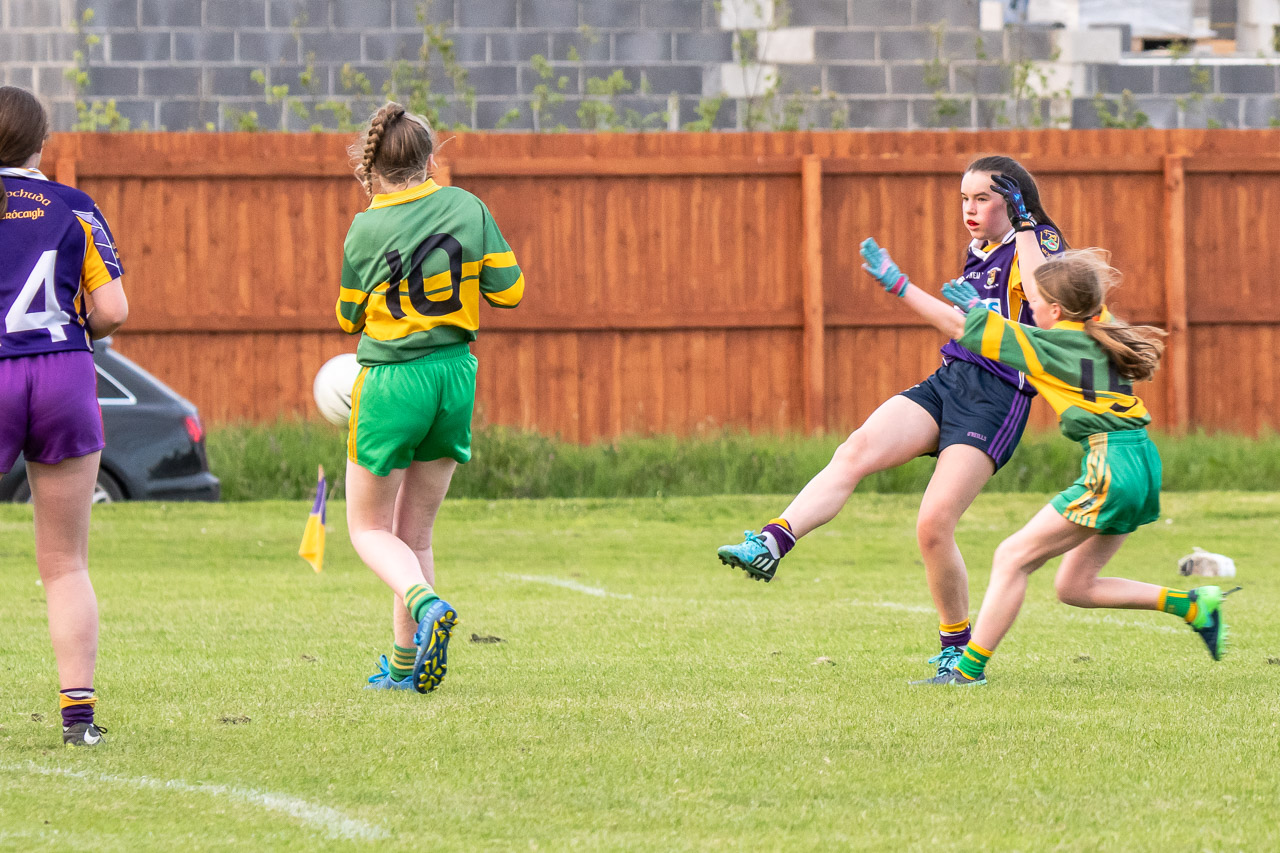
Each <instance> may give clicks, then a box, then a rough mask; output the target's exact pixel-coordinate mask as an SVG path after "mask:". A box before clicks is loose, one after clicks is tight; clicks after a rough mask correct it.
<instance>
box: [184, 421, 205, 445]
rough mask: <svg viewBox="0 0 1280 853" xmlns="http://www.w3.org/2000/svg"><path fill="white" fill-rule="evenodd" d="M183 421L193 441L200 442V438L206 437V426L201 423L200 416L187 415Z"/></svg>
mask: <svg viewBox="0 0 1280 853" xmlns="http://www.w3.org/2000/svg"><path fill="white" fill-rule="evenodd" d="M182 423H183V425H185V426H186V428H187V435H189V436H191V443H192V444H199V443H200V439H202V438H204V427H203V426H201V425H200V418H198V417H196V416H195V415H187V416H186V417H185V418H183V419H182Z"/></svg>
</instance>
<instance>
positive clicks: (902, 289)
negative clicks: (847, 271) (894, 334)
mask: <svg viewBox="0 0 1280 853" xmlns="http://www.w3.org/2000/svg"><path fill="white" fill-rule="evenodd" d="M861 254H862V260H863V264H862V268H863V269H864V270H866V271H867V274H868V275H870V276H871V277H872V278H874V279H875V280H876V281H878V282H880V286H881V287H883V288H884V289H885V291H886V292H888V293H892V294H893V295H894V296H897V297H899V298H901V299H902V302H903V304H904V305H906V306H907V307H908V308H910V309H911V310H912V311H915V312H916V313H917V314H919V315H920V316H921V317H923V318H924V320H925V321H926V322H927V323H928V324H929V325H931V326H933V327H934V328H935V329H938V330H939V331H940V332H942V333H943V334H945V335H947V336H948V337H952V338H956V337H959V336H960V334H961V333H962V332H963V331H964V316H963V315H962V314H957V313H956V311H955V309H953V308H952V307H951V306H950V305H948V304H947V303H946V302H943V301H942V300H941V299H938V298H937V297H935V296H931V295H930V294H928V293H925V292H924V291H923V290H921V289H920V288H919V287H914V286H912V285H911V281H910V280H909V279H908V278H907V277H906V275H904V274H903V272H902V270H900V269H898V265H897V264H896V263H894V262H893V259H892V258H890V257H889V253H888V252H886V251H885V250H884V249H882V248H880V247H879V246H878V245H876V241H875V240H873V239H871V238H870V237H868V238H867V239H865V240H863V241H862V248H861Z"/></svg>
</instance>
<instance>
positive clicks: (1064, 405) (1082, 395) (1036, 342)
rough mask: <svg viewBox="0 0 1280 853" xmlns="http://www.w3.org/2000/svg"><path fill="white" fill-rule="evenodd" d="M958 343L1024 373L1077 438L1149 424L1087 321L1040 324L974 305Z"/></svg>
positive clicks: (1142, 407)
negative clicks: (1024, 322) (1028, 323)
mask: <svg viewBox="0 0 1280 853" xmlns="http://www.w3.org/2000/svg"><path fill="white" fill-rule="evenodd" d="M1108 316H1109V315H1108ZM960 344H961V345H962V346H964V347H966V348H967V349H970V350H972V351H973V352H976V353H978V354H979V355H983V356H986V357H987V358H991V359H995V360H996V361H999V362H1000V363H1001V364H1007V365H1009V366H1010V367H1016V368H1017V369H1018V370H1021V371H1022V372H1023V373H1025V374H1026V375H1027V378H1028V379H1029V380H1030V381H1031V384H1032V385H1034V386H1035V388H1036V390H1037V391H1039V392H1040V393H1041V394H1043V395H1044V398H1045V400H1047V401H1048V403H1049V405H1050V406H1052V407H1053V410H1054V411H1055V412H1057V413H1058V423H1059V426H1060V427H1061V429H1062V433H1063V435H1065V436H1066V437H1067V438H1070V439H1074V440H1076V441H1079V440H1080V439H1082V438H1085V437H1086V436H1090V435H1093V434H1094V433H1099V432H1119V431H1121V430H1129V429H1140V428H1141V427H1145V426H1146V425H1147V424H1149V423H1151V415H1150V413H1149V412H1148V411H1147V407H1146V406H1145V405H1143V402H1142V400H1140V399H1139V398H1138V397H1135V396H1134V394H1133V386H1132V385H1130V384H1129V383H1128V382H1126V381H1125V380H1124V379H1122V378H1121V376H1120V374H1119V373H1117V372H1116V368H1115V365H1113V364H1112V363H1111V361H1110V359H1108V358H1107V354H1106V352H1105V351H1104V350H1103V349H1102V347H1101V346H1099V345H1098V343H1097V342H1096V341H1095V340H1094V339H1093V338H1091V337H1089V335H1088V333H1086V332H1085V330H1084V324H1083V323H1075V322H1071V321H1069V320H1064V321H1062V322H1059V323H1055V324H1054V325H1053V327H1052V328H1049V329H1037V328H1036V327H1034V326H1024V325H1022V324H1021V323H1014V322H1011V321H1009V320H1006V319H1005V318H1004V317H1001V316H1000V315H999V314H997V313H995V312H994V311H986V310H977V309H975V310H973V311H970V312H969V314H968V316H967V317H966V318H965V323H964V334H963V335H962V336H961V337H960Z"/></svg>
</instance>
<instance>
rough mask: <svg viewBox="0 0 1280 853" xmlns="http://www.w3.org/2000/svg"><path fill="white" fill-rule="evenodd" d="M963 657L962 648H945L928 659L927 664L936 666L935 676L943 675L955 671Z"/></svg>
mask: <svg viewBox="0 0 1280 853" xmlns="http://www.w3.org/2000/svg"><path fill="white" fill-rule="evenodd" d="M962 657H964V646H946V647H945V648H943V650H942V651H940V652H938V653H937V654H936V655H934V656H933V657H931V658H929V663H936V664H937V665H938V672H937V673H936V674H937V675H945V674H946V673H947V671H948V670H951V669H955V668H956V667H957V666H959V665H960V658H962Z"/></svg>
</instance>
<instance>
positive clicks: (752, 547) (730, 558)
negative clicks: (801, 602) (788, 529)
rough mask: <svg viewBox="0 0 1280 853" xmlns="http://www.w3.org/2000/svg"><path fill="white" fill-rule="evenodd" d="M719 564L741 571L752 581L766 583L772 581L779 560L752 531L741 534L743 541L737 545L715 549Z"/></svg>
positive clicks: (759, 536)
mask: <svg viewBox="0 0 1280 853" xmlns="http://www.w3.org/2000/svg"><path fill="white" fill-rule="evenodd" d="M716 555H717V556H719V557H720V562H722V563H724V564H725V565H726V566H733V567H734V568H738V569H742V570H743V571H744V572H746V573H747V577H749V578H751V579H752V580H758V581H764V582H765V583H768V582H769V581H771V580H773V575H774V572H776V571H778V563H780V562H781V560H780V559H779V558H777V557H775V556H773V554H771V553H770V552H769V548H768V546H767V545H765V544H764V537H763V536H761V535H760V534H758V533H756V532H755V531H754V530H747V531H744V532H743V540H742V543H741V544H739V545H721V546H720V547H719V548H717V549H716Z"/></svg>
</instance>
